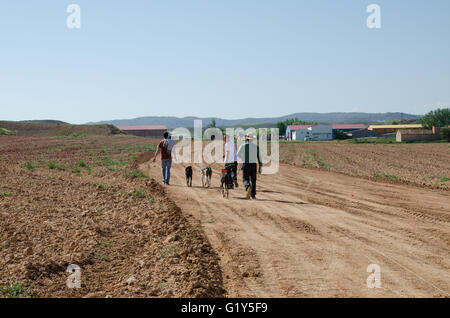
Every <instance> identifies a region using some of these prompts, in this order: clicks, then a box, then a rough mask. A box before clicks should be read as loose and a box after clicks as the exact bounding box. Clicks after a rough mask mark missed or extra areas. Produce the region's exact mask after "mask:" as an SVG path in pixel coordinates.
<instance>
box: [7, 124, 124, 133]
mask: <svg viewBox="0 0 450 318" xmlns="http://www.w3.org/2000/svg"><path fill="white" fill-rule="evenodd" d="M0 129H2V131H3V130H6V131H9V132H12V133H13V134H17V135H18V136H47V137H48V136H70V135H72V136H85V135H116V134H120V133H122V132H121V131H120V130H118V129H117V128H116V127H114V126H113V125H106V124H104V125H70V124H39V123H28V122H18V121H0ZM5 134H6V133H5Z"/></svg>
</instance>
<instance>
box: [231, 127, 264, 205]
mask: <svg viewBox="0 0 450 318" xmlns="http://www.w3.org/2000/svg"><path fill="white" fill-rule="evenodd" d="M253 139H254V136H253V134H247V135H246V136H245V144H243V145H241V146H240V147H239V150H238V154H237V155H238V157H239V159H240V160H241V162H242V175H243V179H244V180H243V183H244V186H245V190H246V191H247V196H246V197H247V199H250V197H252V199H256V174H257V171H258V172H259V173H261V167H262V161H261V155H260V153H259V146H258V145H256V144H255V143H254V142H253Z"/></svg>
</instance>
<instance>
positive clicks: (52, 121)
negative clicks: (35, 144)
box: [20, 119, 69, 125]
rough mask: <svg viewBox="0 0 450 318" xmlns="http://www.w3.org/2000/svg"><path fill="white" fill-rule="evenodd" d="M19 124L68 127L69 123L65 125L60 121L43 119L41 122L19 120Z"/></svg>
mask: <svg viewBox="0 0 450 318" xmlns="http://www.w3.org/2000/svg"><path fill="white" fill-rule="evenodd" d="M20 123H26V124H51V125H68V124H69V123H66V122H64V121H61V120H53V119H43V120H21V121H20Z"/></svg>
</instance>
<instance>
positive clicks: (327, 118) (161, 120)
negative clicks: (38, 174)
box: [87, 113, 422, 128]
mask: <svg viewBox="0 0 450 318" xmlns="http://www.w3.org/2000/svg"><path fill="white" fill-rule="evenodd" d="M295 117H297V118H298V119H300V120H303V121H312V122H320V123H330V124H331V123H335V124H339V123H346V124H350V123H363V124H368V123H387V122H390V121H393V120H400V119H403V120H417V119H419V118H421V117H422V116H420V115H412V114H406V113H295V114H290V115H286V116H281V117H267V118H243V119H221V118H217V117H205V118H200V117H182V118H179V117H160V116H149V117H139V118H134V119H117V120H106V121H100V122H90V123H87V125H94V124H96V125H98V124H111V125H115V126H134V125H166V126H167V127H168V128H177V127H187V128H190V127H193V126H194V120H200V119H201V120H203V126H207V125H208V124H209V123H211V122H212V121H213V120H215V121H216V126H219V127H232V126H238V125H245V124H255V126H261V124H275V123H276V122H278V121H283V120H285V119H289V118H295Z"/></svg>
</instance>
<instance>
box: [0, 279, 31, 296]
mask: <svg viewBox="0 0 450 318" xmlns="http://www.w3.org/2000/svg"><path fill="white" fill-rule="evenodd" d="M29 290H30V287H28V288H27V287H25V285H24V284H22V283H18V282H15V283H14V284H12V285H11V286H5V287H3V288H0V291H1V292H2V293H3V294H4V295H5V296H6V297H10V298H28V297H31V294H30V292H29Z"/></svg>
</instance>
